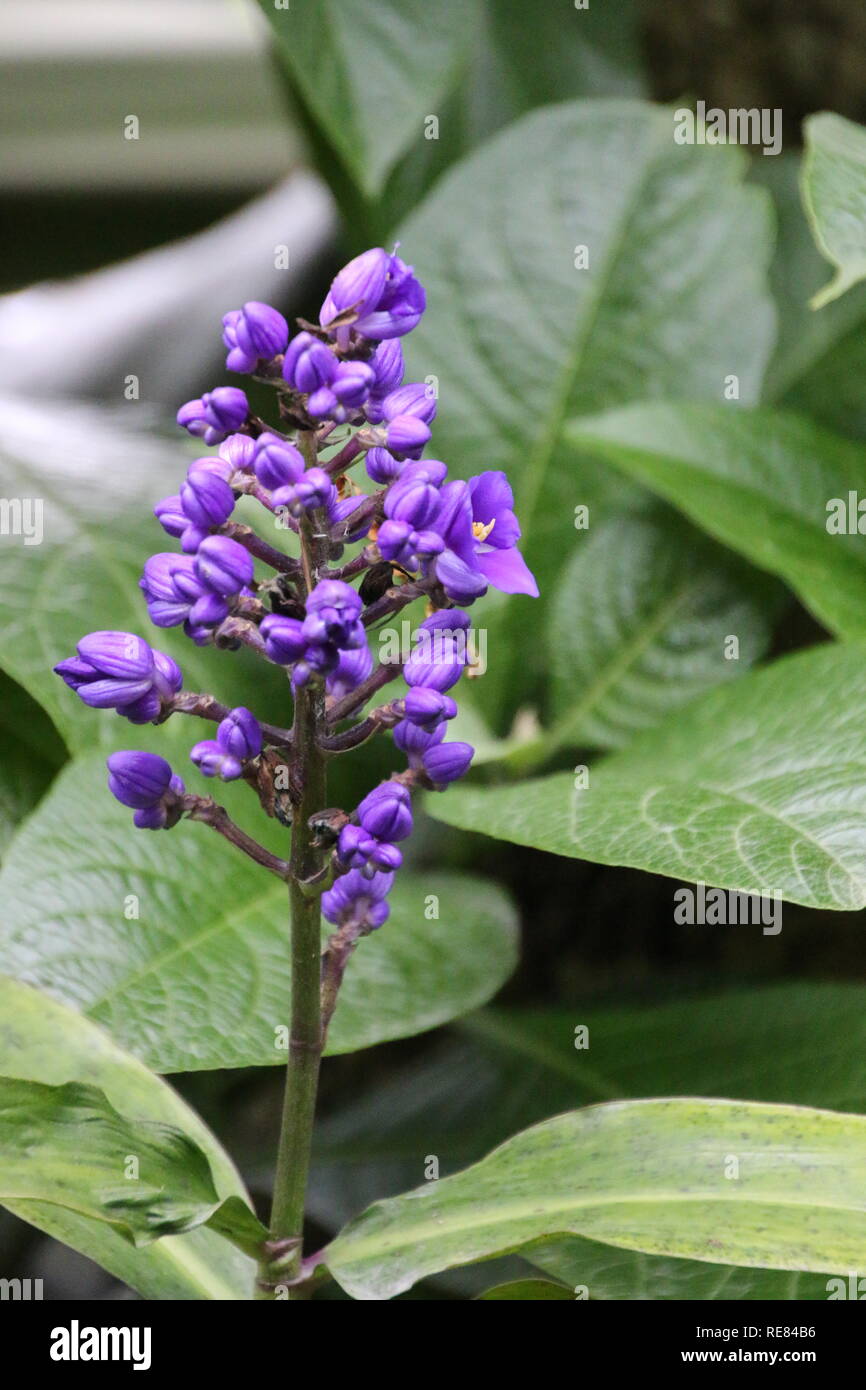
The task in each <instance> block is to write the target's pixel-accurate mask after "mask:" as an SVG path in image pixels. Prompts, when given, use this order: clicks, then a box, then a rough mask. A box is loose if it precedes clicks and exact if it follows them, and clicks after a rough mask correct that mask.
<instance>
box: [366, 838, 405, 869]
mask: <svg viewBox="0 0 866 1390" xmlns="http://www.w3.org/2000/svg"><path fill="white" fill-rule="evenodd" d="M402 863H403V855H402V853H401V851H400V850H399V849H398V848H397V846H396V845H389V844H380V843H379V842H378V841H374V843H373V848H372V849H371V851H370V857H369V860H368V863H367V864H366V865H365V868H364V874H365V875H366V876H369V875H370V873H371V871H372V872H374V873H376V872H378V873H386V874H392V873H394V871H395V869H399V867H400V865H401V864H402Z"/></svg>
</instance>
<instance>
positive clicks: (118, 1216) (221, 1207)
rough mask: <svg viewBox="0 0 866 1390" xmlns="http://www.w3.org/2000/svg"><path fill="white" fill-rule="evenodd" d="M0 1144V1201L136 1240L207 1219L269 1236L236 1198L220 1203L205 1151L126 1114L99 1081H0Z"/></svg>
mask: <svg viewBox="0 0 866 1390" xmlns="http://www.w3.org/2000/svg"><path fill="white" fill-rule="evenodd" d="M0 1150H2V1153H3V1164H2V1169H0V1201H2V1202H4V1203H5V1202H21V1201H25V1202H26V1201H32V1202H48V1203H51V1204H52V1205H54V1206H59V1207H63V1208H64V1209H66V1210H69V1211H72V1212H76V1213H77V1214H78V1215H80V1216H85V1217H88V1218H89V1219H90V1220H91V1221H104V1222H105V1223H106V1224H107V1225H109V1226H111V1227H112V1228H113V1229H114V1230H116V1231H118V1232H119V1233H120V1234H121V1235H122V1236H123V1237H124V1238H125V1239H127V1240H129V1241H131V1243H132V1244H133V1245H135V1246H139V1245H147V1244H149V1243H150V1242H151V1241H154V1240H157V1239H158V1238H159V1237H160V1236H169V1235H178V1234H181V1233H183V1232H184V1231H189V1230H192V1229H193V1228H194V1227H195V1226H200V1225H204V1224H205V1223H210V1224H211V1226H212V1227H213V1229H217V1230H221V1231H224V1232H226V1233H229V1232H230V1233H231V1234H232V1235H237V1233H238V1232H239V1231H240V1232H243V1233H244V1235H249V1233H250V1231H251V1230H256V1231H257V1233H258V1238H259V1240H261V1239H262V1238H263V1236H264V1234H265V1232H264V1230H263V1228H262V1227H261V1226H259V1225H258V1223H257V1222H256V1219H255V1217H254V1216H253V1214H252V1212H251V1211H250V1210H249V1208H248V1207H246V1206H245V1205H244V1203H243V1202H242V1201H241V1199H240V1198H239V1197H229V1198H227V1199H226V1201H225V1202H224V1203H221V1202H220V1199H219V1196H218V1194H217V1190H216V1188H215V1186H214V1183H213V1178H212V1175H211V1171H210V1165H209V1163H208V1160H207V1156H206V1155H205V1153H204V1151H203V1150H202V1149H200V1148H199V1147H198V1145H197V1144H194V1143H193V1141H192V1140H191V1139H190V1138H189V1137H188V1136H187V1135H186V1134H184V1133H183V1131H182V1130H179V1129H175V1128H174V1127H173V1126H171V1125H166V1124H158V1123H156V1122H154V1121H153V1120H135V1119H128V1118H126V1117H124V1116H123V1115H121V1114H120V1113H119V1112H118V1111H117V1110H115V1108H114V1106H113V1105H112V1104H111V1103H110V1101H108V1100H107V1099H106V1097H105V1094H104V1093H103V1092H102V1091H101V1090H99V1088H98V1087H96V1086H90V1085H85V1084H83V1083H82V1082H78V1081H67V1082H65V1083H64V1084H63V1085H62V1086H46V1085H44V1084H43V1083H42V1082H40V1081H22V1080H20V1079H18V1078H17V1077H8V1076H4V1077H0ZM243 1213H245V1215H243Z"/></svg>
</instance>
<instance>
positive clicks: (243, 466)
mask: <svg viewBox="0 0 866 1390" xmlns="http://www.w3.org/2000/svg"><path fill="white" fill-rule="evenodd" d="M256 443H257V441H256V440H255V439H253V437H252V436H251V435H249V434H230V435H229V436H228V438H227V439H224V440H223V442H222V444H221V445H220V447H219V456H220V458H221V459H223V460H224V461H225V462H226V463H228V464H230V465H231V467H230V471H229V473H228V474H227V475H226V482H228V479H229V478H230V477H231V474H232V473H233V472H234V471H235V470H237V471H238V472H239V473H243V472H247V471H248V470H249V469H250V468H251V467H252V463H253V455H254V453H255V448H256ZM211 462H212V463H215V462H216V460H215V459H213V460H211Z"/></svg>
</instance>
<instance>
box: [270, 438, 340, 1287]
mask: <svg viewBox="0 0 866 1390" xmlns="http://www.w3.org/2000/svg"><path fill="white" fill-rule="evenodd" d="M305 452H306V450H305ZM315 521H316V519H314V521H313V524H311V525H310V524H305V525H302V528H301V541H302V546H303V548H304V554H305V558H306V560H307V562H308V563H307V564H306V565H305V567H304V568H305V572H306V573H308V574H309V579H308V583H313V584H315V582H316V575H317V574H318V570H319V568H320V566H321V565H322V563H324V559H325V557H324V556H323V555H322V554H321V553H320V547H319V546H318V545H317V543H316V540H315V533H316V531H317V530H318V531H321V530H322V529H323V527H321V526H317V525H316V524H315ZM324 719H325V700H324V690H323V687H322V686H321V684H320V683H319V682H311V683H310V684H309V685H307V686H304V687H302V688H301V689H300V690H298V691H297V692H296V694H295V719H294V724H293V728H292V772H293V777H294V779H295V785H296V786H297V787H298V788H299V789H300V790H299V795H298V799H297V800H296V802H295V804H294V807H293V813H292V850H291V855H290V858H289V867H290V879H289V903H290V908H291V938H292V944H291V960H292V1005H291V1025H290V1030H289V1056H288V1062H287V1065H286V1085H285V1092H284V1096H283V1115H282V1124H281V1129H280V1142H279V1148H278V1151H277V1166H276V1176H275V1179H274V1196H273V1206H272V1208H271V1222H270V1233H269V1246H270V1249H269V1251H268V1252H267V1255H266V1258H265V1259H264V1260H263V1261H262V1264H261V1265H260V1266H259V1286H258V1290H257V1295H256V1296H257V1297H258V1298H264V1299H271V1298H277V1297H281V1298H284V1299H289V1300H298V1299H304V1298H306V1297H308V1295H309V1290H308V1289H306V1288H304V1287H303V1286H296V1285H294V1283H293V1281H295V1280H297V1279H298V1278H299V1275H300V1270H301V1259H302V1255H303V1249H302V1237H303V1226H304V1206H305V1199H306V1191H307V1178H308V1175H309V1170H310V1150H311V1146H312V1137H313V1120H314V1116H315V1108H316V1091H317V1088H318V1082H319V1066H320V1063H321V1057H322V1045H323V1039H322V1018H321V993H320V992H321V974H322V966H321V958H322V945H321V909H320V898H319V895H318V894H315V895H313V896H309V895H308V894H307V893H305V892H304V884H305V883H306V882H308V881H309V880H310V879H311V878H313V877H314V876H315V875H316V874H317V873H318V872H319V870H320V868H321V850H319V849H318V848H317V847H316V845H315V843H314V835H313V832H312V831H311V829H310V826H309V820H310V817H311V816H312V815H314V813H315V812H317V811H321V810H322V808H323V806H325V804H326V795H325V758H324V755H323V754H322V752H321V750H320V748H319V746H318V737H319V734H320V732H321V730H322V729H323V728H324Z"/></svg>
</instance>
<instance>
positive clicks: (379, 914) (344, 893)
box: [322, 869, 394, 931]
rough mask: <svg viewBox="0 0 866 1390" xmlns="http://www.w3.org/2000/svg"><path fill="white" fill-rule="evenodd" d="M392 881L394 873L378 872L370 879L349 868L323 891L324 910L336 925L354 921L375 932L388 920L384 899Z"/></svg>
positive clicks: (361, 926)
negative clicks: (331, 885)
mask: <svg viewBox="0 0 866 1390" xmlns="http://www.w3.org/2000/svg"><path fill="white" fill-rule="evenodd" d="M393 883H394V875H393V874H389V873H379V874H374V875H373V876H372V877H371V878H367V877H365V875H364V874H363V873H362V872H361V871H360V870H359V869H350V871H349V872H348V873H347V874H342V875H341V876H340V877H339V878H338V879H337V881H336V883H335V884H334V886H333V888H329V889H328V891H327V892H326V893H323V894H322V912H323V913H324V915H325V917H326V918H327V920H328V921H329V922H333V924H334V925H335V926H345V925H349V924H351V925H354V926H357V927H360V928H366V930H368V931H373V930H375V928H376V927H381V925H382V923H383V922H384V921H386V920H387V917H388V904H387V902H386V901H385V899H386V897H387V896H388V894H389V893H390V891H391V888H392V886H393Z"/></svg>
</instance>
